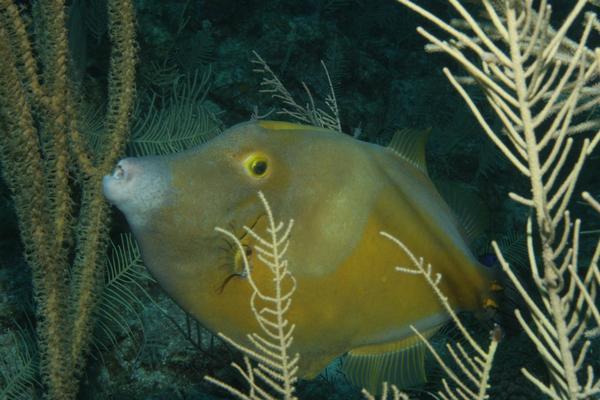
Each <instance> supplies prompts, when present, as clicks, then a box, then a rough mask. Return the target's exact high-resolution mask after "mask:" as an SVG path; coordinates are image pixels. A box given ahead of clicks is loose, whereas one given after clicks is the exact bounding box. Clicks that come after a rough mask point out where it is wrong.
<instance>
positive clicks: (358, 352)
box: [342, 327, 439, 393]
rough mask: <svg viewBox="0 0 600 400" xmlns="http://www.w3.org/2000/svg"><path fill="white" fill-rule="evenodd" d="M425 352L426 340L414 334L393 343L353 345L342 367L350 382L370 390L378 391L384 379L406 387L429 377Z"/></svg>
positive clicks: (429, 332) (429, 331)
mask: <svg viewBox="0 0 600 400" xmlns="http://www.w3.org/2000/svg"><path fill="white" fill-rule="evenodd" d="M438 329H439V327H436V328H433V329H430V330H427V331H426V332H425V333H423V335H424V336H425V337H427V338H428V337H431V336H432V335H433V334H434V333H435V332H436V331H437V330H438ZM426 353H427V348H426V346H425V344H424V343H423V342H422V341H421V340H420V339H419V338H418V337H417V336H416V335H413V336H409V337H407V338H404V339H402V340H399V341H396V342H392V343H384V344H377V345H370V346H365V347H360V348H356V349H353V350H351V351H349V352H348V354H347V356H346V358H345V359H344V363H343V367H342V369H343V371H344V373H345V374H346V377H347V378H348V379H349V380H350V382H352V383H353V384H354V385H356V386H359V387H363V388H365V389H367V390H368V391H369V392H370V393H379V392H380V391H381V385H382V383H383V382H388V383H389V384H394V385H396V386H397V387H398V388H407V387H411V386H416V385H420V384H422V383H425V382H426V381H427V376H426V374H425V356H426Z"/></svg>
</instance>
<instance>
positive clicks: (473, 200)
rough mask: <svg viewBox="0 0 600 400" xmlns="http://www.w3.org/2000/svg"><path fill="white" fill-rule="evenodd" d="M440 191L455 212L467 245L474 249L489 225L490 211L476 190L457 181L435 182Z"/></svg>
mask: <svg viewBox="0 0 600 400" xmlns="http://www.w3.org/2000/svg"><path fill="white" fill-rule="evenodd" d="M435 186H436V187H437V189H438V191H439V192H440V194H441V195H442V197H443V198H444V200H445V201H446V203H447V204H448V206H449V207H450V209H451V210H452V211H453V212H454V215H455V217H456V219H457V220H458V222H459V224H460V227H461V229H462V235H463V237H464V239H465V241H466V242H467V244H468V245H469V246H470V247H471V248H473V246H474V244H475V243H476V241H477V240H479V239H481V238H482V237H483V235H484V232H485V231H486V230H487V228H488V224H489V219H490V217H489V211H488V209H487V208H486V206H485V204H484V202H483V200H481V198H480V197H479V196H478V195H477V193H476V192H475V190H474V189H473V188H471V187H469V186H467V185H465V184H463V183H460V182H456V181H443V182H437V181H436V182H435Z"/></svg>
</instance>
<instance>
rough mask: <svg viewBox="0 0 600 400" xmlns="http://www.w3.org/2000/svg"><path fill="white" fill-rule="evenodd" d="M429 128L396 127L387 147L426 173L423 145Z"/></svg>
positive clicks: (425, 142)
mask: <svg viewBox="0 0 600 400" xmlns="http://www.w3.org/2000/svg"><path fill="white" fill-rule="evenodd" d="M430 132H431V129H425V130H418V129H398V130H397V131H396V133H394V136H393V137H392V140H390V143H389V144H388V148H389V149H391V150H392V151H393V152H394V153H396V154H397V155H399V156H400V157H402V158H403V159H404V160H406V161H408V162H409V163H411V164H412V165H414V166H415V167H417V168H418V169H419V170H420V171H421V172H423V173H424V174H425V175H427V163H426V162H425V145H426V144H427V138H428V137H429V133H430Z"/></svg>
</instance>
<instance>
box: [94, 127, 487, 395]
mask: <svg viewBox="0 0 600 400" xmlns="http://www.w3.org/2000/svg"><path fill="white" fill-rule="evenodd" d="M259 190H260V191H262V192H263V193H264V194H265V197H266V198H267V199H268V201H269V203H270V205H271V208H272V210H273V213H274V215H275V216H276V217H277V218H278V219H280V220H284V221H285V220H288V219H292V218H293V219H294V220H295V221H296V223H295V226H294V230H293V232H292V236H291V241H290V247H289V251H288V253H287V256H288V257H287V258H288V260H289V269H290V271H291V272H292V274H293V275H294V277H295V278H296V281H297V289H296V292H295V293H294V298H293V301H292V305H291V308H290V310H289V312H288V313H287V314H286V317H287V319H288V320H289V321H290V322H292V323H294V324H296V330H295V333H294V342H293V345H292V346H293V348H292V351H294V352H299V353H300V355H301V359H300V371H299V374H300V376H303V377H313V376H315V375H316V374H318V373H319V372H320V371H321V370H322V369H323V368H324V367H325V366H326V365H327V364H328V363H329V362H331V361H332V360H333V359H334V358H336V357H338V356H340V355H342V354H344V353H346V352H348V351H356V350H358V352H360V351H361V349H362V350H364V352H366V353H367V354H371V353H374V354H384V353H387V352H389V351H391V350H390V349H391V347H389V346H393V345H394V344H395V343H400V344H401V346H400V347H407V346H409V345H408V344H407V343H408V342H406V340H407V339H410V338H411V337H413V332H412V331H411V329H410V328H409V326H410V325H411V324H412V325H415V326H416V327H417V328H418V329H419V330H421V331H428V330H432V329H435V328H436V327H439V326H440V325H441V324H443V323H444V322H445V321H446V320H447V319H448V317H447V315H446V313H445V312H444V309H443V307H442V306H441V304H440V301H439V300H438V299H437V297H436V296H435V294H434V293H433V291H432V290H431V288H430V287H429V286H428V284H427V283H426V281H425V279H424V278H423V277H422V276H419V275H411V274H405V273H400V272H398V271H396V270H395V268H394V267H395V266H398V265H400V266H404V267H412V265H411V263H410V261H409V259H408V258H407V256H406V255H405V254H403V253H402V252H401V251H399V249H398V248H397V247H396V246H395V245H394V244H393V243H392V242H390V241H389V240H386V239H384V238H382V237H381V235H380V232H381V231H386V232H388V233H390V234H392V235H394V236H396V237H397V238H398V239H400V240H401V241H402V242H403V243H405V244H406V245H407V246H408V248H410V249H411V251H412V252H413V253H414V254H416V255H417V256H423V257H425V259H426V261H427V262H428V263H431V264H432V265H433V267H434V270H435V271H436V272H439V273H441V274H442V276H443V279H442V281H441V284H440V288H441V290H442V291H443V292H444V293H445V295H446V296H447V297H448V299H449V302H450V304H451V305H452V306H453V307H456V308H460V309H467V310H475V309H478V308H479V307H480V305H481V304H482V301H483V298H484V297H485V296H486V292H487V287H488V277H487V275H486V273H485V271H484V270H483V269H482V268H481V267H480V266H479V264H478V262H477V261H476V260H475V258H474V257H473V255H472V254H471V252H470V251H469V249H468V247H467V245H466V243H465V240H464V239H463V236H462V234H461V231H460V227H459V226H458V224H457V222H456V219H455V218H454V216H453V214H452V212H451V211H450V209H449V208H448V206H447V205H446V203H445V202H444V200H443V199H442V198H441V196H440V195H439V194H438V192H437V190H436V188H435V187H434V185H433V183H432V182H431V181H430V179H429V178H428V177H427V174H426V173H425V172H424V171H423V170H422V169H421V168H419V167H418V166H415V164H414V163H413V162H411V160H410V159H408V158H406V157H403V156H402V155H401V154H398V152H396V151H394V150H393V149H390V148H386V147H382V146H379V145H375V144H369V143H366V142H361V141H358V140H355V139H353V138H351V137H349V136H347V135H344V134H341V133H339V132H333V131H328V130H325V129H321V128H316V127H311V126H304V125H296V124H290V123H284V122H276V121H253V122H247V123H243V124H239V125H236V126H234V127H232V128H230V129H228V130H227V131H225V132H224V133H223V134H221V135H219V136H218V137H216V138H214V139H213V140H212V141H210V142H208V143H206V144H204V145H202V146H200V147H197V148H194V149H191V150H188V151H185V152H183V153H179V154H174V155H169V156H161V157H141V158H126V159H124V160H121V161H120V163H119V165H118V166H117V168H116V169H115V173H114V174H113V175H112V176H107V177H105V178H104V192H105V195H106V197H107V198H108V199H109V200H110V201H111V202H113V203H114V204H115V205H116V206H117V207H118V208H120V209H121V211H123V213H124V214H125V216H126V217H127V220H128V222H129V224H130V226H131V229H132V231H133V232H134V235H135V237H136V239H137V241H138V243H139V245H140V247H141V251H142V255H143V259H144V261H145V263H146V265H147V267H148V268H149V269H150V271H151V272H152V274H153V275H154V276H155V277H156V279H157V280H158V282H159V283H160V284H161V286H162V287H163V288H164V289H165V290H166V291H167V293H169V295H170V296H172V297H173V299H174V300H175V301H176V302H177V303H178V304H179V305H180V306H181V307H182V308H183V309H185V310H186V311H187V312H189V313H190V314H192V315H193V316H194V317H195V318H197V319H198V320H199V321H200V322H201V323H202V324H204V325H205V326H206V327H207V328H209V329H211V330H212V331H214V332H222V333H224V334H226V335H227V336H229V337H231V338H233V339H234V340H236V341H239V342H241V343H246V334H247V333H250V332H258V331H259V330H260V327H259V326H258V324H257V322H256V320H255V318H254V316H253V314H252V312H251V311H250V306H249V299H250V296H251V293H252V289H251V287H250V285H249V283H248V282H247V279H246V278H245V276H244V274H243V271H241V270H240V266H239V263H238V261H236V254H235V249H234V247H233V246H231V243H228V242H227V241H226V238H225V237H224V236H223V235H222V234H220V233H218V232H216V231H215V230H214V228H215V227H216V226H219V227H224V228H230V229H233V230H234V231H235V233H236V235H238V237H239V238H240V240H241V241H242V243H244V244H245V245H247V246H248V248H251V246H252V243H251V242H250V240H251V239H250V238H249V237H248V236H244V231H242V230H241V227H242V226H244V225H247V226H253V227H254V229H255V230H257V231H259V232H260V231H262V232H264V230H265V228H266V221H265V218H264V210H263V209H262V205H261V204H260V201H258V199H257V196H256V194H257V192H258V191H259ZM250 260H251V264H252V274H253V278H254V279H255V281H256V282H257V283H258V284H259V286H260V285H261V284H262V286H263V287H266V286H268V284H269V281H268V280H269V279H271V275H269V273H268V271H267V268H266V267H265V266H264V265H262V266H261V264H260V261H259V260H258V259H256V257H255V254H253V253H250ZM402 343H404V344H402ZM410 346H412V345H410ZM394 351H395V350H394ZM379 378H381V377H379ZM379 378H378V379H379ZM373 379H375V378H373ZM375 380H377V379H375ZM409 380H410V379H409ZM361 383H363V384H364V382H361ZM371 383H373V382H371ZM376 383H377V382H374V383H373V384H376Z"/></svg>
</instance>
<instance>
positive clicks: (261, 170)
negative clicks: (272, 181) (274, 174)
mask: <svg viewBox="0 0 600 400" xmlns="http://www.w3.org/2000/svg"><path fill="white" fill-rule="evenodd" d="M244 164H245V166H246V170H247V171H248V174H250V176H252V177H253V178H262V177H264V176H266V175H267V173H268V172H269V161H268V159H267V157H265V156H263V155H262V154H253V155H251V156H250V157H248V158H247V159H246V161H245V162H244Z"/></svg>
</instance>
